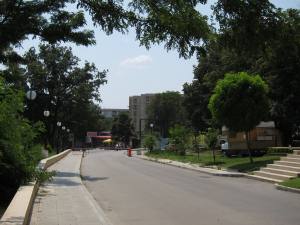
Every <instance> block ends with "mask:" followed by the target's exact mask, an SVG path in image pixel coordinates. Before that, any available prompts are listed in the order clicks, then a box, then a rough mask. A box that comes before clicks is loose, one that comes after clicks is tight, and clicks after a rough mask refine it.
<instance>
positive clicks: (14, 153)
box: [0, 78, 43, 200]
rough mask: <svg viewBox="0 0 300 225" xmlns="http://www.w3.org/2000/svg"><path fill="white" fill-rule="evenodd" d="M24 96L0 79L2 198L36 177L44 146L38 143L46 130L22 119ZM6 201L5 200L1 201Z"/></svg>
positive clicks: (0, 182) (0, 172) (0, 170)
mask: <svg viewBox="0 0 300 225" xmlns="http://www.w3.org/2000/svg"><path fill="white" fill-rule="evenodd" d="M23 98H24V94H23V93H22V92H21V91H16V90H14V89H13V88H11V87H10V86H9V85H7V84H6V83H5V82H4V80H3V79H2V78H1V79H0V189H1V193H3V195H2V196H1V197H3V198H5V197H11V196H12V195H13V194H14V191H15V190H16V189H17V188H18V187H19V185H20V184H23V183H26V182H28V181H30V180H31V179H33V178H34V174H35V170H36V165H37V163H38V162H39V160H40V159H41V158H42V152H41V146H40V145H36V144H35V140H36V139H37V137H38V135H39V134H40V132H41V131H43V128H42V126H41V124H40V123H37V124H34V126H31V124H29V122H28V121H27V120H26V119H24V118H23V117H22V116H21V113H22V111H23V109H24V105H23ZM1 200H3V199H1Z"/></svg>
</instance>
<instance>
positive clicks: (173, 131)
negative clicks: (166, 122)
mask: <svg viewBox="0 0 300 225" xmlns="http://www.w3.org/2000/svg"><path fill="white" fill-rule="evenodd" d="M169 133H170V143H171V144H172V145H173V146H174V149H175V151H176V153H179V154H180V155H185V154H186V150H187V149H188V147H189V136H190V133H191V132H190V130H189V129H187V128H186V127H184V126H181V125H175V126H174V127H172V128H170V130H169Z"/></svg>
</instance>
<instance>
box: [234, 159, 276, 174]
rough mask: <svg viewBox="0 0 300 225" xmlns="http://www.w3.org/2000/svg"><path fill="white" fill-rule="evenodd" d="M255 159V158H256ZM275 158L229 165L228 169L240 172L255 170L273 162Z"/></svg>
mask: <svg viewBox="0 0 300 225" xmlns="http://www.w3.org/2000/svg"><path fill="white" fill-rule="evenodd" d="M254 160H255V158H254ZM273 161H274V160H262V161H254V162H253V163H250V162H248V163H245V162H244V163H240V164H235V165H232V166H229V167H228V169H231V170H235V171H239V172H252V171H255V170H259V169H260V168H261V167H264V166H266V165H267V164H270V163H273Z"/></svg>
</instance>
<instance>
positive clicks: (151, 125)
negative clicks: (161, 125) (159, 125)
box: [150, 123, 154, 134]
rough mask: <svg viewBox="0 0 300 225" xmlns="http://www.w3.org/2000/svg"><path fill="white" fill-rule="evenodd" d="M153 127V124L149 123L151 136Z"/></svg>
mask: <svg viewBox="0 0 300 225" xmlns="http://www.w3.org/2000/svg"><path fill="white" fill-rule="evenodd" d="M153 126H154V124H153V123H150V127H151V134H152V133H153Z"/></svg>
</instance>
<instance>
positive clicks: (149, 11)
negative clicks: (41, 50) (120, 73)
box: [0, 0, 210, 61]
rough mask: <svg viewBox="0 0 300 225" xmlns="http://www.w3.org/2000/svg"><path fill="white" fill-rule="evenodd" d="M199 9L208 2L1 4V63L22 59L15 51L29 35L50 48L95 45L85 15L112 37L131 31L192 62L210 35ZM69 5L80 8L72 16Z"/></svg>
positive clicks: (21, 1) (144, 41)
mask: <svg viewBox="0 0 300 225" xmlns="http://www.w3.org/2000/svg"><path fill="white" fill-rule="evenodd" d="M198 3H202V4H204V3H206V0H197V1H183V0H180V1H173V0H167V1H166V0H163V1H162V0H160V1H152V0H142V1H141V0H131V1H128V2H124V1H104V0H97V1H95V0H56V1H53V0H44V1H25V0H18V1H16V0H3V1H1V2H0V17H1V21H0V22H1V23H0V33H1V34H2V35H1V46H0V61H14V60H16V59H17V58H20V57H18V56H17V55H16V53H15V52H13V51H12V50H11V48H12V47H15V46H19V45H20V44H21V42H22V41H23V40H26V39H28V38H29V37H30V35H33V36H34V37H39V38H40V39H41V40H42V41H47V42H48V43H50V44H55V43H58V42H75V43H76V44H82V45H91V44H95V39H94V33H93V31H90V30H86V29H82V28H83V27H84V26H85V25H86V20H85V16H84V12H83V11H82V10H84V11H86V12H87V13H89V14H90V16H91V17H92V20H93V22H94V25H95V27H96V26H97V27H100V28H101V29H102V30H103V31H104V32H105V33H106V34H108V35H109V34H112V33H113V32H114V31H118V32H122V33H126V32H127V31H128V29H129V28H130V27H132V28H135V30H136V38H137V40H139V41H140V44H141V45H143V46H145V47H147V48H149V47H150V45H151V44H157V43H161V42H165V48H166V49H167V50H170V49H177V50H178V52H179V55H180V56H183V57H189V56H191V55H192V54H193V53H194V52H195V51H202V48H201V47H199V45H200V44H201V43H202V42H201V41H203V40H207V39H208V37H209V34H210V28H209V26H208V24H207V18H206V16H203V15H201V14H200V13H199V12H198V11H197V10H196V9H195V8H196V6H197V4H198ZM71 4H74V5H75V4H76V7H71V8H72V10H71V9H69V8H70V5H71ZM67 6H68V7H69V8H68V7H67ZM186 21H189V22H188V23H187V22H186Z"/></svg>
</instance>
